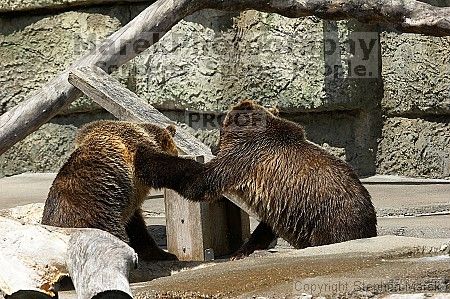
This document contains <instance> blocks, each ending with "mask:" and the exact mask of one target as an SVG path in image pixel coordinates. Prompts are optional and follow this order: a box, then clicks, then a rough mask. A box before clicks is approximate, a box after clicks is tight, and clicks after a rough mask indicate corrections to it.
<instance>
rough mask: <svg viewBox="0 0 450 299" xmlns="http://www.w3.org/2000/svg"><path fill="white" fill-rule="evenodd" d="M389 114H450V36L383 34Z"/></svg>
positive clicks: (385, 101)
mask: <svg viewBox="0 0 450 299" xmlns="http://www.w3.org/2000/svg"><path fill="white" fill-rule="evenodd" d="M381 48H382V54H383V79H384V97H383V101H382V105H383V109H384V110H385V111H386V113H387V114H388V115H395V116H400V115H413V116H416V115H429V114H431V115H436V114H441V115H450V55H449V50H448V49H450V37H429V36H428V37H427V36H422V35H417V34H401V35H399V34H396V33H382V34H381Z"/></svg>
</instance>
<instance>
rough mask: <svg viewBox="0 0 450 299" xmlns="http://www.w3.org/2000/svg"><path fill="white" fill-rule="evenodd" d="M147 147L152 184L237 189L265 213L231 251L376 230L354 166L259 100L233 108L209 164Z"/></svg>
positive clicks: (198, 196) (196, 194)
mask: <svg viewBox="0 0 450 299" xmlns="http://www.w3.org/2000/svg"><path fill="white" fill-rule="evenodd" d="M145 151H146V149H145V148H143V147H140V148H139V149H138V153H139V152H142V154H139V155H137V161H136V162H137V163H139V164H140V165H142V166H141V167H140V168H139V171H140V172H139V173H138V174H137V175H138V176H140V177H142V179H143V180H144V181H146V182H147V183H148V184H149V185H152V184H165V187H168V188H172V189H174V190H175V191H177V192H178V193H180V194H181V195H182V196H184V197H186V198H187V199H189V200H193V201H208V200H217V199H220V198H221V197H222V194H224V193H227V194H233V195H236V196H237V197H239V198H241V199H243V200H244V201H245V203H246V204H247V206H249V207H250V208H251V209H252V210H253V211H254V212H255V213H256V214H257V215H258V216H259V218H260V220H261V223H260V224H259V225H258V227H257V228H256V229H255V231H254V232H253V233H252V235H251V237H250V239H249V240H248V242H246V243H245V244H244V245H243V246H242V247H241V248H240V250H239V251H238V252H236V254H235V255H234V257H233V258H241V257H244V256H247V255H249V254H250V253H252V252H253V251H255V250H257V249H266V248H267V247H268V246H269V245H270V243H271V242H272V241H273V240H274V239H275V238H276V237H278V236H279V237H282V238H284V239H285V240H286V241H288V242H289V243H290V244H291V245H292V246H294V247H295V248H305V247H309V246H319V245H325V244H330V243H337V242H343V241H347V240H352V239H360V238H368V237H374V236H376V235H377V231H376V222H377V220H376V213H375V210H374V207H373V205H372V202H371V198H370V195H369V193H368V192H367V190H366V189H365V188H364V186H363V185H362V184H361V182H360V181H359V179H358V177H357V175H356V174H355V172H354V171H353V170H352V168H351V167H350V166H349V165H348V164H347V163H345V162H343V161H341V160H339V159H338V158H336V157H334V156H332V155H331V154H329V153H327V152H326V151H325V150H323V149H322V148H320V147H319V146H317V145H315V144H313V143H311V142H309V141H307V140H306V139H305V133H304V130H303V127H302V126H300V125H298V124H296V123H294V122H291V121H288V120H285V119H282V118H279V117H277V116H276V115H275V114H274V113H272V112H271V111H269V110H268V109H265V108H264V107H262V106H259V105H257V104H256V103H255V102H253V101H249V100H245V101H242V102H240V103H239V104H238V105H236V106H234V107H233V108H232V109H231V110H230V111H229V112H228V114H227V116H226V117H225V120H224V123H223V126H222V128H221V136H220V143H219V151H218V154H217V156H216V158H214V159H213V160H211V161H210V162H208V163H206V164H199V163H196V162H195V161H192V160H188V159H183V158H181V157H163V156H162V155H161V154H159V153H154V154H150V155H149V154H145ZM154 169H159V170H163V171H162V172H159V171H156V172H155V171H154Z"/></svg>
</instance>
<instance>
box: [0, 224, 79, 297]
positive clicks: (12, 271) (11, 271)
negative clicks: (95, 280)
mask: <svg viewBox="0 0 450 299" xmlns="http://www.w3.org/2000/svg"><path fill="white" fill-rule="evenodd" d="M71 232H73V230H72V229H62V228H53V227H47V226H36V225H23V224H22V223H20V222H18V221H14V220H11V219H8V218H4V217H0V235H1V236H2V237H1V238H0V269H1V271H0V290H1V291H2V292H3V293H4V294H6V295H11V294H13V293H15V292H18V291H20V290H26V291H39V292H42V293H46V294H48V295H50V296H53V295H54V294H55V292H54V289H53V287H54V285H55V284H56V283H57V281H58V280H59V279H60V278H61V277H62V276H65V275H68V272H67V271H66V267H65V254H66V250H67V242H68V241H69V235H70V233H71Z"/></svg>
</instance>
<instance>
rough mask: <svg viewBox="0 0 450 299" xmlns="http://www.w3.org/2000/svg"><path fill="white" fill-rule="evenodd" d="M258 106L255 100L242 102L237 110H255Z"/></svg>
mask: <svg viewBox="0 0 450 299" xmlns="http://www.w3.org/2000/svg"><path fill="white" fill-rule="evenodd" d="M255 106H256V103H255V101H253V100H248V99H247V100H242V101H240V102H239V104H238V105H237V108H238V109H240V110H253V109H254V108H255Z"/></svg>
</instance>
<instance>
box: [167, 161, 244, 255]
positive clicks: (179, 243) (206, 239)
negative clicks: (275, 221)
mask: <svg viewBox="0 0 450 299" xmlns="http://www.w3.org/2000/svg"><path fill="white" fill-rule="evenodd" d="M196 160H197V161H198V162H200V163H204V160H205V159H204V157H202V156H198V157H196ZM164 198H165V204H166V231H167V248H168V250H169V252H171V253H173V254H176V256H177V257H178V259H180V260H182V261H204V260H212V259H214V258H215V257H219V256H224V255H227V254H230V253H232V252H234V251H236V250H237V249H238V248H239V246H240V244H241V243H242V241H243V240H245V239H247V238H248V237H249V236H250V220H249V217H248V214H247V213H245V212H244V211H242V210H241V209H240V208H239V207H237V206H236V205H234V204H233V203H231V202H229V201H227V200H222V201H219V202H214V203H208V202H200V203H198V202H191V201H188V200H186V199H185V198H183V197H182V196H180V195H179V194H178V193H177V192H175V191H173V190H170V189H166V190H164Z"/></svg>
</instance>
